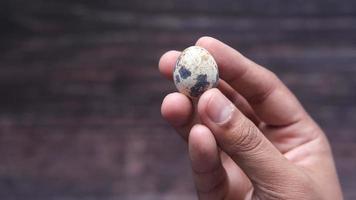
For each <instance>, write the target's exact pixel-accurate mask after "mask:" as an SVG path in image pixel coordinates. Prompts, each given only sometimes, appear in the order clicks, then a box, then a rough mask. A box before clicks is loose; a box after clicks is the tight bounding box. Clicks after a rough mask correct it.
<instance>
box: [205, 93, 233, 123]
mask: <svg viewBox="0 0 356 200" xmlns="http://www.w3.org/2000/svg"><path fill="white" fill-rule="evenodd" d="M233 110H234V106H233V105H232V103H231V102H230V101H229V100H228V99H227V98H226V97H225V96H223V95H222V94H219V95H217V94H215V95H214V96H212V97H211V99H210V100H209V103H208V108H207V113H208V116H209V117H210V119H211V120H212V121H213V122H215V123H223V122H226V121H227V120H228V119H230V117H231V115H232V111H233Z"/></svg>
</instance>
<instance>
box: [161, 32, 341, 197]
mask: <svg viewBox="0 0 356 200" xmlns="http://www.w3.org/2000/svg"><path fill="white" fill-rule="evenodd" d="M196 45H197V46H201V47H203V48H205V49H207V50H208V51H209V52H210V53H211V54H212V55H213V57H214V58H215V60H216V61H217V64H218V66H219V73H220V79H221V80H220V82H219V86H218V89H211V90H208V91H206V92H205V93H204V94H203V95H202V96H201V97H200V98H199V100H194V101H193V102H192V101H191V100H190V99H189V98H188V97H186V96H184V95H183V94H180V93H171V94H168V95H167V96H166V97H165V99H164V100H163V102H162V107H161V113H162V116H163V117H164V118H165V119H166V120H167V121H168V122H169V123H170V124H171V125H172V126H173V127H174V128H175V129H176V130H177V132H178V133H179V134H180V135H181V136H182V138H183V139H184V140H185V141H187V143H188V147H189V157H190V159H191V166H192V171H193V177H194V181H195V185H196V190H197V194H198V197H199V199H202V200H208V199H227V200H235V199H236V200H237V199H311V200H316V199H330V200H336V199H342V198H343V197H342V193H341V189H340V184H339V181H338V177H337V173H336V170H335V165H334V161H333V157H332V153H331V149H330V145H329V143H328V140H327V138H326V137H325V134H324V133H323V131H322V130H321V129H320V128H319V126H318V125H317V124H316V123H315V122H314V121H313V119H312V118H311V117H310V116H309V115H308V113H306V111H305V110H304V109H303V107H302V106H301V104H300V103H299V101H298V100H297V98H296V97H295V96H294V95H293V94H292V93H291V92H290V91H289V89H288V88H287V87H286V86H285V85H284V84H283V83H282V82H281V81H280V80H279V79H278V77H277V76H276V75H275V74H274V73H272V72H271V71H269V70H267V69H266V68H264V67H262V66H260V65H258V64H256V63H254V62H253V61H251V60H249V59H247V58H246V57H244V56H243V55H241V54H240V53H239V52H238V51H236V50H234V49H233V48H231V47H229V46H228V45H226V44H224V43H222V42H220V41H218V40H216V39H214V38H211V37H202V38H200V39H199V40H198V41H197V42H196ZM179 54H180V52H178V51H169V52H167V53H165V54H164V55H163V56H162V57H161V59H160V62H159V70H160V72H161V73H162V74H163V75H164V76H165V77H167V78H168V79H172V71H173V67H174V64H175V62H176V59H177V57H178V56H179Z"/></svg>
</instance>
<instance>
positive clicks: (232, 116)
mask: <svg viewBox="0 0 356 200" xmlns="http://www.w3.org/2000/svg"><path fill="white" fill-rule="evenodd" d="M198 113H199V116H200V119H201V120H202V123H204V124H205V125H206V126H207V127H208V128H209V129H210V130H211V131H212V133H213V134H214V137H215V139H216V141H217V143H218V145H219V146H220V148H221V149H222V150H223V151H225V152H226V153H227V154H228V155H229V156H230V157H231V158H232V159H233V160H234V161H235V162H236V164H237V165H238V166H239V167H240V168H241V169H242V170H243V171H244V172H245V174H246V175H247V176H248V177H249V178H250V180H251V181H252V183H254V184H257V185H258V184H260V185H265V186H266V185H267V186H268V187H271V186H276V185H279V184H286V181H287V179H289V180H290V177H291V175H292V177H295V176H296V173H295V171H294V172H293V169H296V167H295V166H294V165H292V164H291V163H290V162H289V161H288V160H287V159H286V158H285V157H284V156H283V155H282V154H281V153H280V152H279V151H278V150H277V149H276V148H275V147H274V146H273V144H272V143H270V142H269V140H267V139H266V138H265V136H264V135H263V134H262V133H261V131H260V130H259V129H258V128H257V127H256V126H255V124H254V123H253V122H251V121H250V120H249V119H248V118H247V117H246V116H244V115H243V114H242V113H241V112H240V111H239V110H238V109H237V108H236V107H235V105H234V104H232V103H231V102H230V101H229V100H228V99H227V98H226V97H225V96H224V95H223V94H222V93H221V92H220V91H219V90H218V89H211V90H208V91H207V92H205V93H204V94H203V95H202V96H201V97H200V100H199V103H198ZM282 179H283V180H282ZM255 189H256V188H255Z"/></svg>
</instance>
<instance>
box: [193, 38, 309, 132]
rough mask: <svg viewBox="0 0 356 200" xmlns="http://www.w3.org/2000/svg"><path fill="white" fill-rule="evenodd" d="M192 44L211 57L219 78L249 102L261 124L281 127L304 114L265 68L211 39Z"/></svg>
mask: <svg viewBox="0 0 356 200" xmlns="http://www.w3.org/2000/svg"><path fill="white" fill-rule="evenodd" d="M196 45H198V46H201V47H204V48H205V49H207V50H208V51H209V52H210V53H211V54H212V55H213V57H214V58H215V60H216V62H217V64H218V66H219V74H220V77H221V78H222V79H224V80H225V81H226V82H227V83H228V84H229V85H231V86H232V87H233V88H234V89H235V90H237V91H238V93H240V94H241V95H242V96H243V97H244V98H245V99H246V100H247V101H248V102H249V103H250V105H251V106H252V107H253V109H254V111H255V113H256V114H257V116H258V117H259V118H260V119H261V120H262V121H264V122H266V123H267V124H269V125H276V126H282V125H288V124H291V123H294V122H297V121H299V120H300V119H301V118H302V117H303V115H304V114H305V112H304V110H303V108H302V107H301V105H300V104H299V102H298V100H297V99H296V98H295V97H294V95H293V94H292V93H291V92H290V91H289V90H288V89H287V88H286V87H285V86H284V84H283V83H282V82H281V81H280V80H279V79H278V78H277V77H276V76H275V75H274V74H273V73H272V72H270V71H269V70H267V69H266V68H263V67H261V66H259V65H257V64H256V63H254V62H252V61H251V60H249V59H247V58H245V57H244V56H243V55H241V54H240V53H239V52H237V51H236V50H234V49H233V48H231V47H229V46H227V45H226V44H224V43H222V42H220V41H218V40H216V39H214V38H210V37H202V38H200V39H199V40H198V41H197V43H196Z"/></svg>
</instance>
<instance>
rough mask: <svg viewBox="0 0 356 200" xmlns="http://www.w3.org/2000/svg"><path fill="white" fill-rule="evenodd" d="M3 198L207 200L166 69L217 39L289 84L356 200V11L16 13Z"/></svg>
mask: <svg viewBox="0 0 356 200" xmlns="http://www.w3.org/2000/svg"><path fill="white" fill-rule="evenodd" d="M0 30H1V31H0V199H9V200H11V199H26V200H42V199H54V200H59V199H61V200H62V199H63V200H72V199H81V200H91V199H124V200H126V199H127V200H128V199H142V200H151V199H152V200H153V199H155V200H157V199H158V200H159V199H173V200H174V199H196V197H195V193H194V187H193V184H192V178H191V174H190V167H189V162H188V158H187V156H186V146H185V144H184V143H183V142H182V141H181V140H180V138H179V137H178V136H177V135H175V133H174V131H173V130H172V128H170V127H169V126H168V125H167V124H166V123H165V122H164V121H163V120H162V119H161V116H160V103H161V100H162V98H163V97H164V95H165V94H167V93H169V92H171V91H174V87H173V84H172V83H170V82H168V81H166V80H164V79H163V78H161V76H160V75H159V73H158V70H157V62H158V59H159V57H160V55H161V54H162V53H164V52H165V51H166V50H169V49H183V48H185V47H187V46H189V45H192V44H193V43H194V41H195V40H196V39H198V38H199V37H200V36H203V35H210V36H214V37H217V38H219V39H221V40H223V41H225V42H226V43H228V44H230V45H232V46H233V47H235V48H237V49H239V50H240V51H241V52H242V53H244V54H245V55H247V56H248V57H250V58H252V59H254V60H256V61H257V62H258V63H260V64H262V65H264V66H266V67H268V68H270V69H271V70H273V71H275V72H276V73H277V74H278V75H279V76H280V77H281V78H282V80H283V81H284V82H285V83H286V84H287V85H288V86H289V87H290V88H291V89H292V90H293V91H294V92H295V93H296V94H297V96H298V97H299V99H300V100H301V101H302V103H303V105H304V106H305V107H306V109H307V110H308V111H309V112H310V113H311V115H312V116H313V117H314V118H315V119H316V120H317V121H318V122H319V123H320V125H321V126H322V127H323V128H324V130H325V131H326V133H327V135H328V137H329V139H330V141H331V145H332V147H333V151H334V155H335V159H336V164H337V168H338V173H339V176H340V179H341V183H342V187H343V191H344V194H345V197H346V199H356V172H355V170H356V131H355V130H356V114H355V113H356V2H355V1H351V0H350V1H341V0H315V1H310V0H294V1H285V0H269V1H267V0H246V1H242V0H225V1H210V2H209V3H208V1H204V0H195V1H187V0H181V1H178V0H162V1H158V0H150V1H139V0H131V1H123V0H122V1H121V0H107V1H100V0H91V1H84V0H77V1H73V0H52V1H50V0H32V1H26V0H2V1H1V2H0Z"/></svg>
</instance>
